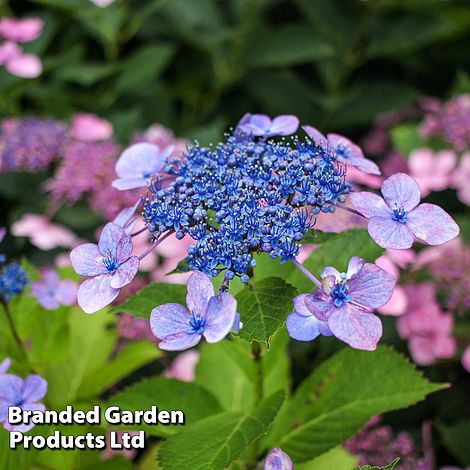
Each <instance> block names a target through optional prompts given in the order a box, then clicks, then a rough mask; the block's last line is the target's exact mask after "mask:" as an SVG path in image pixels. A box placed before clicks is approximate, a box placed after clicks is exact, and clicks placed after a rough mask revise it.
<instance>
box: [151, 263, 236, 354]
mask: <svg viewBox="0 0 470 470" xmlns="http://www.w3.org/2000/svg"><path fill="white" fill-rule="evenodd" d="M186 305H187V308H185V307H184V306H183V305H180V304H164V305H160V306H158V307H156V308H154V309H153V310H152V313H151V315H150V327H151V328H152V332H153V334H154V335H155V336H156V337H157V338H159V339H160V343H159V347H160V349H165V350H168V351H181V350H184V349H188V348H191V347H192V346H195V345H196V344H197V343H199V341H200V340H201V338H202V337H203V336H204V337H205V338H206V340H207V341H208V342H209V343H216V342H218V341H220V340H222V339H223V338H225V336H227V335H228V333H229V332H230V330H231V329H232V327H233V325H234V322H235V319H236V313H237V301H236V300H235V298H234V297H233V296H232V295H231V294H229V293H228V292H223V293H221V294H218V295H216V294H215V291H214V286H213V285H212V281H211V279H210V277H208V276H206V275H205V274H203V273H201V272H198V271H195V272H194V273H193V274H192V275H191V277H190V278H189V279H188V283H187V295H186Z"/></svg>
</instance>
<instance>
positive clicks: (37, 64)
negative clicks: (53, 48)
mask: <svg viewBox="0 0 470 470" xmlns="http://www.w3.org/2000/svg"><path fill="white" fill-rule="evenodd" d="M2 65H4V66H5V69H6V70H7V72H9V73H11V74H12V75H16V76H17V77H20V78H36V77H39V75H41V73H42V62H41V60H40V59H39V57H38V56H37V55H35V54H30V53H23V52H22V53H21V54H19V55H16V56H14V57H10V58H9V59H8V60H6V61H5V62H4V63H3V64H2Z"/></svg>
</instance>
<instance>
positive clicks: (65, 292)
mask: <svg viewBox="0 0 470 470" xmlns="http://www.w3.org/2000/svg"><path fill="white" fill-rule="evenodd" d="M77 289H78V286H77V283H76V282H73V281H70V280H69V279H66V280H65V281H62V283H61V285H60V288H59V290H58V292H57V294H56V298H57V300H58V301H59V302H60V303H61V304H62V305H67V306H70V305H75V303H76V302H77Z"/></svg>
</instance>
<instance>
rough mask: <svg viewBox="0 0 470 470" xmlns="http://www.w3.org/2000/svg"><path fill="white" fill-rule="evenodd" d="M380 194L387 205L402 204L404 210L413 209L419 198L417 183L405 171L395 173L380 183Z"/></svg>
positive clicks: (391, 206)
mask: <svg viewBox="0 0 470 470" xmlns="http://www.w3.org/2000/svg"><path fill="white" fill-rule="evenodd" d="M382 194H383V197H384V199H385V201H386V202H387V204H388V206H389V207H390V208H392V209H393V207H394V205H395V204H397V205H398V206H403V208H404V209H405V211H406V212H410V211H411V210H413V209H414V208H415V207H416V206H417V205H418V204H419V201H420V200H421V191H420V189H419V185H418V183H417V182H416V181H415V180H414V179H413V178H412V177H411V176H409V175H407V174H406V173H395V174H394V175H392V176H390V177H389V178H387V179H386V180H385V181H384V182H383V183H382Z"/></svg>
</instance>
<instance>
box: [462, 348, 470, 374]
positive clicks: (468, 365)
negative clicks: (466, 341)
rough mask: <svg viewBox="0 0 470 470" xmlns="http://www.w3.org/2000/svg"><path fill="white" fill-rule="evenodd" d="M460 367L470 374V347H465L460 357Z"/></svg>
mask: <svg viewBox="0 0 470 470" xmlns="http://www.w3.org/2000/svg"><path fill="white" fill-rule="evenodd" d="M462 365H463V366H464V368H465V370H466V371H467V372H469V373H470V346H467V348H466V349H465V351H464V353H463V355H462Z"/></svg>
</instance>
